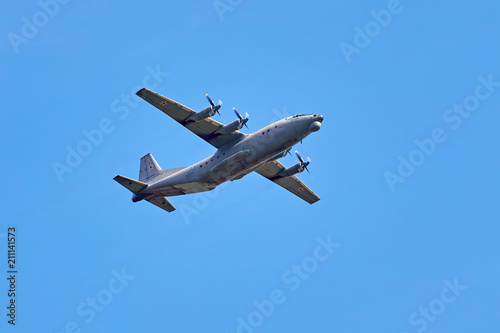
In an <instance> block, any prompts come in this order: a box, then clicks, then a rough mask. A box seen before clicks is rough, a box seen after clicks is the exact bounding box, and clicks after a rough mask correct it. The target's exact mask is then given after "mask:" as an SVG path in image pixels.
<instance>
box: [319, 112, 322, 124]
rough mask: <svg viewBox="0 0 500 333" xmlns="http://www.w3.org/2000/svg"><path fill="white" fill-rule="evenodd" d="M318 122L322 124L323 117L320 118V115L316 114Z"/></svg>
mask: <svg viewBox="0 0 500 333" xmlns="http://www.w3.org/2000/svg"><path fill="white" fill-rule="evenodd" d="M318 121H319V122H320V123H322V122H323V116H322V115H320V114H318Z"/></svg>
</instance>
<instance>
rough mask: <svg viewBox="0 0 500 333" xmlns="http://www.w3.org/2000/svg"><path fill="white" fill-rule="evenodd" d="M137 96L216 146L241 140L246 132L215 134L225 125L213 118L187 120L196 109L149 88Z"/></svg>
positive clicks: (140, 91)
mask: <svg viewBox="0 0 500 333" xmlns="http://www.w3.org/2000/svg"><path fill="white" fill-rule="evenodd" d="M136 95H137V96H139V97H141V98H142V99H144V100H145V101H146V102H148V103H149V104H151V105H153V106H154V107H156V108H157V109H159V110H161V111H162V112H163V113H165V114H166V115H167V116H170V117H171V118H173V119H174V120H175V121H177V122H178V123H179V124H181V125H182V126H184V127H186V128H187V129H188V130H190V131H191V132H193V133H194V134H196V135H197V136H199V137H200V138H202V139H203V140H205V141H206V142H208V143H210V144H211V145H212V146H214V147H215V148H220V147H222V146H224V145H226V144H228V143H230V142H232V141H239V140H240V139H242V138H243V136H244V134H243V133H241V132H239V131H234V132H232V133H230V134H224V135H220V134H214V133H215V131H217V130H218V129H219V128H221V127H222V126H223V125H222V124H221V123H219V122H218V121H215V120H213V119H212V118H210V117H209V118H205V119H202V120H200V121H195V122H187V121H186V120H187V119H188V118H189V117H190V116H191V115H193V114H195V113H196V111H194V110H192V109H190V108H188V107H187V106H184V105H182V104H180V103H177V102H176V101H174V100H171V99H169V98H167V97H165V96H162V95H160V94H157V93H155V92H153V91H151V90H149V89H146V88H142V89H141V90H139V91H138V92H137V93H136Z"/></svg>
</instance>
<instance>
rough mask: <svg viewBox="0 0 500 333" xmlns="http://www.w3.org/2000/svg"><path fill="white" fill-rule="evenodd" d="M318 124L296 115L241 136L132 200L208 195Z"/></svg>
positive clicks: (317, 120)
mask: <svg viewBox="0 0 500 333" xmlns="http://www.w3.org/2000/svg"><path fill="white" fill-rule="evenodd" d="M322 121H323V117H322V116H321V115H319V114H315V115H296V116H291V117H287V118H285V119H282V120H279V121H276V122H274V123H272V124H270V125H268V126H265V127H264V128H262V129H260V130H258V131H256V132H254V133H252V134H244V137H243V138H242V139H241V140H239V141H238V142H231V143H229V144H226V145H225V146H223V147H221V148H219V149H218V150H217V151H216V152H215V153H214V154H213V155H211V156H209V157H207V158H205V159H203V160H201V161H199V162H197V163H195V164H193V165H191V166H189V167H186V168H181V169H179V170H176V171H175V172H173V173H170V174H167V175H159V176H157V177H156V178H155V179H153V180H152V182H151V183H150V184H148V186H147V187H146V188H144V189H143V190H142V191H140V192H139V193H136V194H134V197H133V198H132V200H133V201H140V200H142V199H145V198H148V197H165V196H167V197H168V196H176V195H183V194H189V193H196V192H203V191H209V190H212V189H214V188H215V187H217V186H218V185H220V184H222V183H224V182H226V181H228V180H237V179H240V178H242V177H243V176H245V175H247V174H248V173H250V172H252V171H254V170H255V169H257V168H258V167H260V166H261V165H262V164H263V163H265V162H268V161H270V160H272V159H273V157H276V155H277V154H280V153H281V152H283V151H285V150H286V149H288V148H290V147H292V146H294V145H295V144H297V143H298V142H300V141H302V140H303V139H304V138H305V137H307V136H308V135H309V134H311V133H312V132H316V131H318V130H319V129H320V127H321V122H322Z"/></svg>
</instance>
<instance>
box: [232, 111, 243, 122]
mask: <svg viewBox="0 0 500 333" xmlns="http://www.w3.org/2000/svg"><path fill="white" fill-rule="evenodd" d="M233 111H234V113H235V114H236V116H237V117H238V119H239V120H241V119H243V118H242V117H241V114H239V113H238V111H236V108H233Z"/></svg>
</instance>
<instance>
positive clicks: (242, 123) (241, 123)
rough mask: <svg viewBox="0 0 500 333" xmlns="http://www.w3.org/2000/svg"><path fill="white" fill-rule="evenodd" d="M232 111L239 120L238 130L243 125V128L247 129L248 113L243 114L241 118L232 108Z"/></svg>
mask: <svg viewBox="0 0 500 333" xmlns="http://www.w3.org/2000/svg"><path fill="white" fill-rule="evenodd" d="M233 111H234V113H235V114H236V115H237V116H238V119H239V120H240V128H241V127H243V126H242V125H245V127H246V128H248V126H247V121H248V112H245V118H243V117H242V116H241V114H239V112H238V111H236V108H233Z"/></svg>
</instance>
